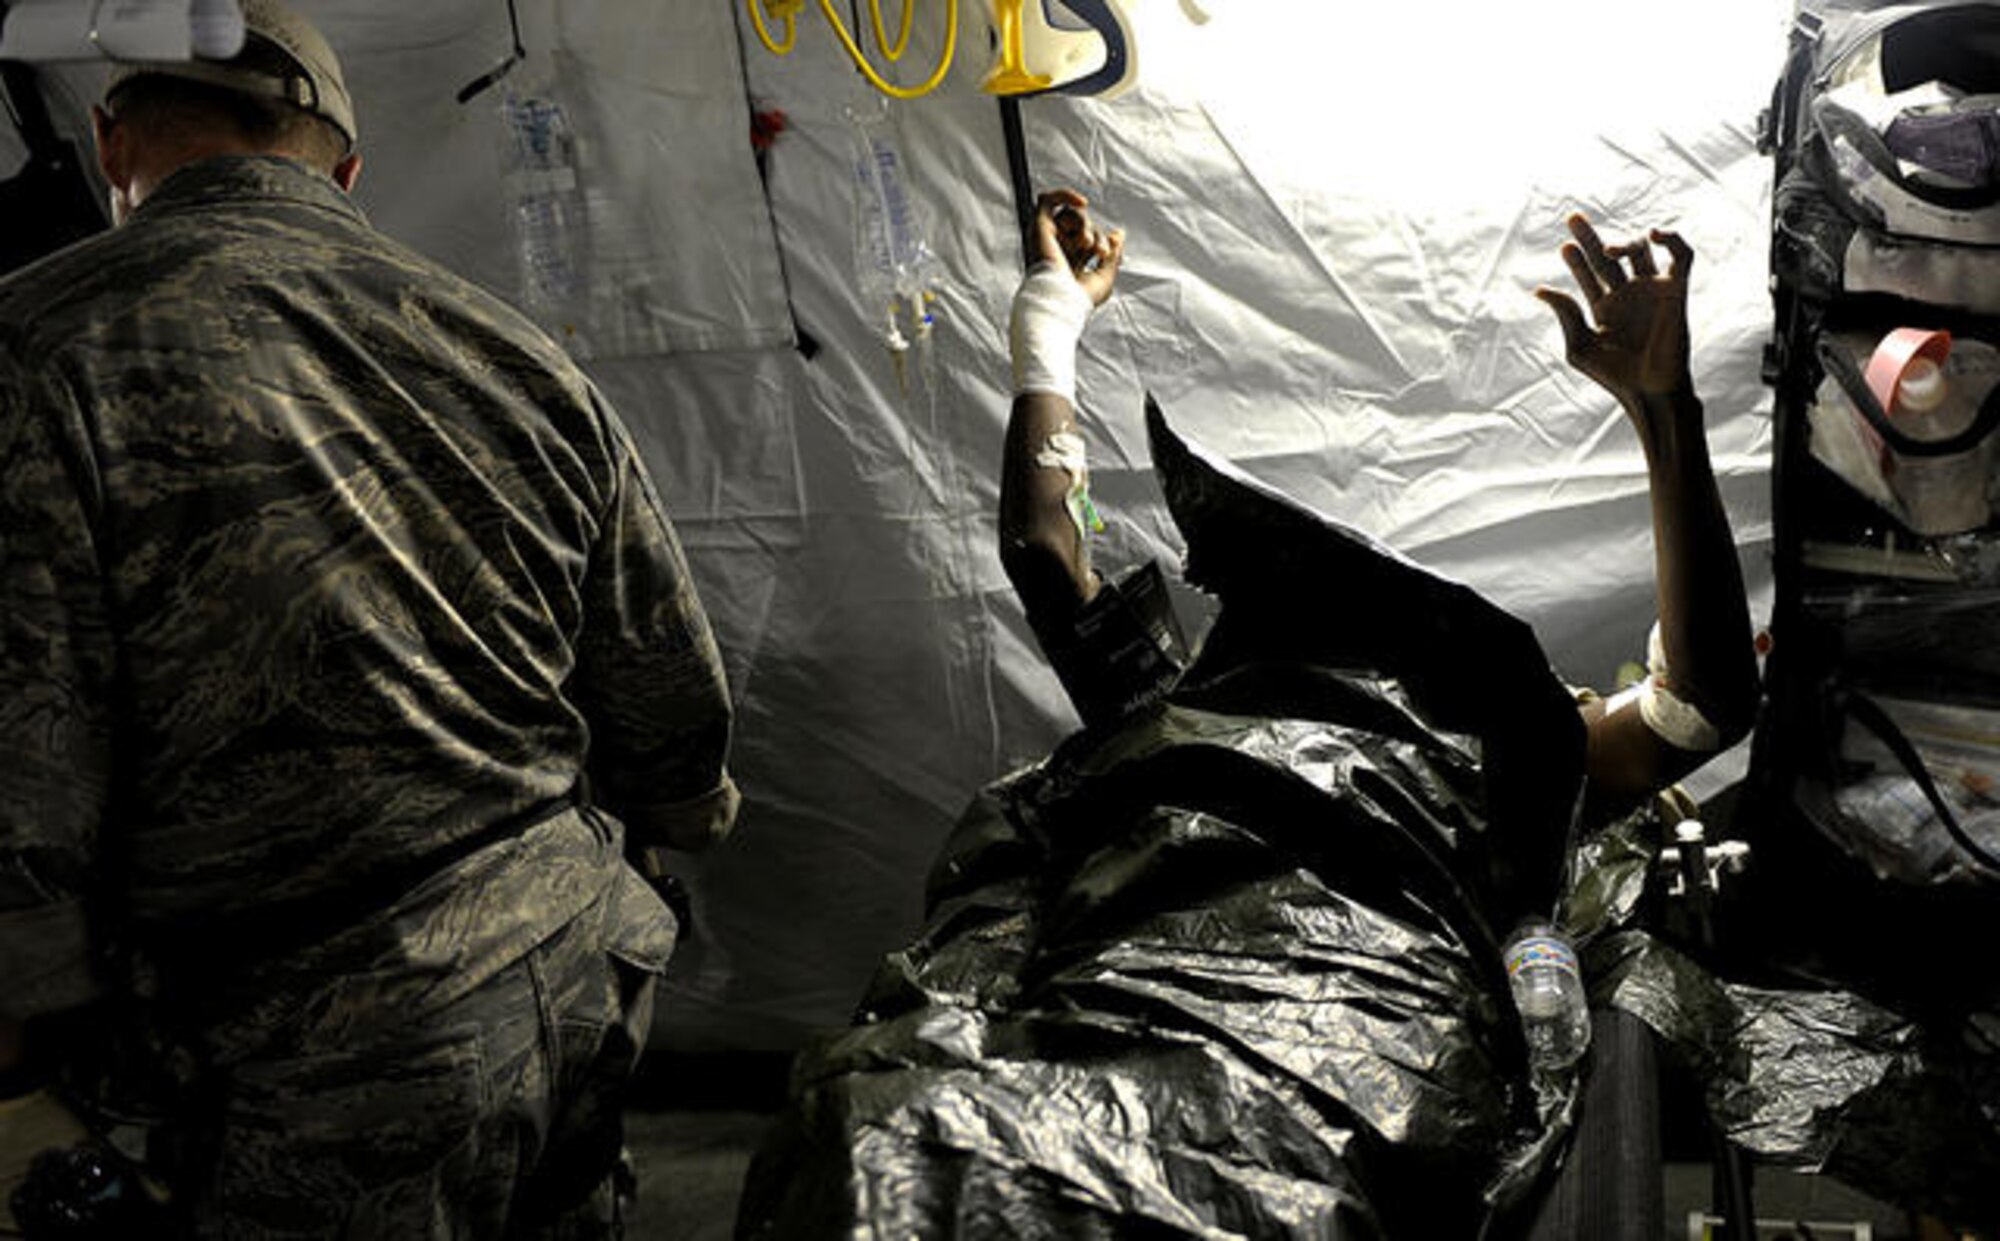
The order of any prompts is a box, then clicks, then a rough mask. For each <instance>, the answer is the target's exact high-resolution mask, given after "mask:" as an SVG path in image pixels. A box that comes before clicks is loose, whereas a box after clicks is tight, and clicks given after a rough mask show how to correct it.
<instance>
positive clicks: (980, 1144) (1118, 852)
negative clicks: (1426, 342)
mask: <svg viewBox="0 0 2000 1241" xmlns="http://www.w3.org/2000/svg"><path fill="white" fill-rule="evenodd" d="M1149 422H1150V426H1151V430H1152V432H1153V438H1154V457H1155V463H1156V467H1157V468H1158V470H1159V472H1160V475H1161V479H1162V482H1163V485H1164V487H1165V489H1166V493H1167V497H1168V502H1169V505H1170V506H1171V508H1172V509H1173V512H1174V515H1175V518H1176V521H1177V522H1178V523H1179V524H1180V526H1181V529H1182V531H1183V534H1184V535H1185V536H1186V538H1187V540H1188V546H1189V554H1188V564H1187V575H1188V577H1189V579H1190V580H1191V581H1193V582H1194V583H1195V584H1196V585H1198V586H1201V587H1203V588H1204V589H1207V590H1210V591H1211V592H1213V593H1215V594H1216V595H1218V596H1219V597H1220V599H1221V601H1222V612H1221V616H1220V618H1219V620H1218V622H1217V627H1216V628H1215V629H1214V630H1213V631H1212V632H1211V634H1210V635H1209V638H1208V641H1207V642H1206V643H1205V644H1204V647H1203V650H1202V654H1201V655H1200V657H1199V658H1198V659H1197V661H1196V663H1195V664H1194V666H1193V667H1192V668H1190V669H1189V671H1188V673H1187V675H1186V677H1185V678H1184V680H1183V681H1182V683H1181V685H1180V687H1179V688H1178V689H1177V690H1176V691H1175V692H1174V694H1173V695H1172V696H1171V698H1170V700H1169V701H1168V702H1167V703H1165V704H1161V705H1156V706H1154V707H1150V708H1147V709H1145V710H1143V711H1141V712H1139V713H1137V714H1135V715H1133V716H1131V717H1129V718H1128V719H1126V720H1125V721H1123V722H1122V723H1120V724H1117V725H1115V726H1112V727H1104V728H1093V729H1090V730H1086V731H1085V732H1082V733H1079V734H1077V735H1076V736H1075V737H1073V738H1071V739H1070V740H1069V741H1068V742H1066V743H1065V744H1064V745H1063V746H1062V747H1061V748H1059V750H1058V751H1057V752H1056V753H1055V754H1054V755H1052V756H1051V757H1050V758H1049V759H1048V760H1047V761H1046V762H1044V763H1042V764H1039V765H1037V766H1035V767H1033V768H1031V769H1029V770H1026V771H1023V772H1020V773H1018V774H1016V775H1014V776H1012V777H1010V778H1008V779H1006V780H1003V781H1001V782H999V783H998V784H996V785H994V786H992V787H991V788H989V789H987V790H986V791H985V792H984V793H982V794H981V795H980V796H979V797H978V798H977V799H976V801H975V802H974V804H973V806H972V808H971V809H970V810H969V811H968V813H967V814H966V815H965V817H964V818H963V820H962V821H961V823H960V824H959V826H958V828H957V830H956V831H955V833H954V834H953V836H952V837H951V839H950V841H949V842H948V844H947V846H946V848H945V850H944V852H943V854H942V856H941V857H940V859H939V861H938V863H937V865H936V867H935V869H934V871H933V874H932V877H931V884H930V917H929V921H928V925H927V926H926V928H925V930H924V932H923V933H922V935H921V936H920V937H919V939H918V940H917V942H915V943H914V944H912V945H911V946H909V947H908V948H906V949H905V950H903V951H901V952H899V953H896V954H894V955H893V956H891V957H890V958H889V959H888V960H887V962H886V963H885V965H884V966H883V968H882V969H881V970H880V971H879V973H878V975H877V977H876V978H875V980H874V982H873V984H872V985H871V987H870V990H869V993H868V995H867V997H866V999H865V1000H864V1002H863V1006H862V1008H863V1011H862V1014H861V1017H860V1019H859V1021H858V1023H857V1024H856V1025H855V1026H854V1027H853V1028H851V1029H848V1030H846V1031H842V1032H840V1033H838V1034H835V1035H832V1036H830V1037H828V1038H826V1039H824V1040H823V1041H821V1042H819V1043H817V1044H815V1045H814V1046H812V1047H811V1048H809V1049H808V1050H807V1051H806V1052H804V1053H803V1054H802V1055H801V1057H800V1060H799V1063H798V1066H797V1068H796V1070H795V1077H794V1091H793V1102H792V1106H791V1109H790V1110H789V1112H788V1113H787V1115H786V1116H785V1117H784V1119H783V1121H782V1122H781V1126H780V1131H779V1133H778V1136H777V1138H776V1139H775V1140H774V1141H773V1142H772V1144H771V1145H769V1146H768V1147H767V1148H766V1149H765V1151H763V1152H762V1153H761V1154H760V1156H759V1158H758V1160H757V1162H756V1164H755V1165H754V1167H753V1169H752V1173H751V1176H750V1179H749V1182H748V1184H747V1186H746V1191H745V1197H744V1204H743V1207H742V1212H741V1215H740V1217H739V1234H740V1235H743V1236H750V1237H774V1238H786V1239H788V1241H789V1239H791V1238H803V1237H818V1236H867V1237H897V1238H902V1237H909V1236H924V1237H942V1236H964V1237H1003V1236H1004V1237H1040V1236H1049V1237H1054V1236H1064V1237H1078V1236H1081V1237H1090V1236H1202V1237H1222V1236H1251V1237H1286V1236H1313V1237H1330V1238H1347V1237H1357V1238H1358V1237H1378V1236H1406V1237H1473V1236H1478V1235H1480V1234H1481V1233H1482V1230H1486V1229H1488V1228H1489V1221H1492V1220H1502V1221H1505V1220H1509V1219H1512V1218H1513V1215H1512V1214H1511V1212H1512V1210H1513V1208H1515V1207H1517V1206H1519V1205H1520V1204H1522V1203H1524V1202H1525V1201H1527V1200H1528V1199H1529V1197H1530V1191H1531V1190H1532V1188H1533V1186H1534V1185H1535V1183H1536V1180H1537V1178H1538V1177H1539V1176H1540V1175H1541V1174H1542V1173H1543V1172H1544V1170H1545V1169H1546V1167H1547V1166H1548V1164H1549V1162H1550V1159H1549V1156H1550V1153H1551V1151H1552V1150H1553V1149H1555V1148H1556V1146H1557V1145H1558V1144H1559V1140H1560V1137H1561V1135H1562V1133H1563V1132H1564V1128H1565V1126H1566V1124H1567V1121H1568V1118H1569V1107H1570V1104H1571V1101H1572V1099H1573V1094H1574V1079H1573V1075H1569V1076H1565V1077H1563V1078H1561V1079H1559V1080H1544V1081H1542V1082H1541V1083H1539V1089H1538V1084H1537V1083H1536V1082H1535V1081H1534V1080H1533V1078H1532V1076H1531V1074H1530V1071H1529V1068H1528V1064H1527V1059H1526V1050H1525V1045H1524V1043H1523V1041H1522V1038H1521V1031H1520V1027H1519V1024H1518V1020H1519V1019H1518V1017H1517V1016H1516V1014H1515V1012H1514V1009H1513V1006H1512V1003H1511V1000H1510V999H1509V996H1508V991H1507V983H1506V979H1505V976H1504V973H1503V971H1502V968H1501V960H1500V955H1501V954H1500V938H1501V937H1502V936H1504V934H1505V933H1506V932H1507V931H1508V930H1509V929H1510V928H1511V926H1512V923H1513V922H1514V921H1515V920H1516V919H1518V918H1519V917H1521V916H1523V915H1525V914H1527V913H1529V912H1531V911H1533V912H1541V913H1546V912H1547V911H1548V910H1549V908H1550V907H1551V906H1552V905H1553V901H1554V898H1555V895H1556V891H1557V886H1558V878H1559V872H1560V862H1561V858H1562V856H1563V846H1564V840H1565V836H1566V833H1567V832H1568V830H1569V824H1570V820H1571V818H1572V817H1573V814H1574V810H1575V806H1576V803H1577V793H1578V790H1579V787H1580V784H1581V770H1582V732H1581V726H1580V723H1579V721H1578V717H1577V712H1576V708H1575V705H1574V703H1573V702H1572V701H1571V699H1570V697H1569V695H1568V694H1567V692H1566V691H1565V690H1564V689H1563V687H1562V685H1561V684H1560V683H1559V682H1558V681H1557V680H1556V679H1555V677H1554V676H1553V675H1552V674H1551V672H1550V670H1549V667H1548V663H1547V660H1546V658H1544V657H1543V655H1542V653H1541V652H1540V650H1539V648H1538V647H1537V645H1536V644H1535V642H1534V639H1533V635H1532V634H1531V633H1530V631H1529V630H1528V629H1527V627H1526V626H1525V625H1524V624H1522V623H1521V622H1519V621H1518V620H1516V619H1514V618H1512V617H1510V616H1507V615H1506V614H1505V613H1502V612H1500V611H1499V610H1498V609H1496V608H1494V607H1493V606H1492V605H1490V604H1488V603H1487V602H1486V601H1484V600H1483V599H1481V598H1479V597H1478V596H1477V595H1475V594H1474V593H1473V592H1471V591H1469V590H1467V589H1465V588H1464V587H1461V586H1457V585H1455V584H1452V583H1449V582H1446V581H1444V580H1442V579H1439V578H1437V577H1435V576H1433V575H1431V574H1429V573H1427V572H1425V571H1423V570H1421V569H1418V568H1416V567H1415V566H1413V565H1410V564H1408V563H1407V562H1405V561H1402V560H1400V559H1399V558H1397V557H1395V556H1393V555H1392V554H1389V553H1387V552H1385V551H1384V550H1383V549H1381V548H1379V547H1376V546H1374V545H1373V544H1371V543H1369V542H1368V541H1366V540H1365V539H1363V538H1362V537H1360V536H1358V535H1355V534H1353V533H1351V532H1349V531H1346V530H1343V529H1341V528H1340V527H1338V526H1336V525H1334V524H1333V523H1331V522H1327V521H1325V520H1323V519H1321V518H1319V517H1317V516H1315V515H1313V514H1310V513H1308V512H1306V511H1305V510H1302V509H1299V508H1297V507H1296V506H1294V505H1292V504H1291V503H1289V502H1288V501H1285V500H1283V499H1282V498H1281V497H1277V496H1275V495H1272V494H1271V493H1268V492H1266V491H1264V490H1263V489H1261V488H1259V487H1257V486H1256V485H1255V484H1254V483H1251V482H1249V481H1248V480H1246V479H1244V478H1242V477H1241V476H1239V475H1236V474H1234V473H1233V472H1231V471H1229V470H1228V469H1227V467H1224V466H1221V465H1219V464H1217V463H1215V462H1211V461H1208V460H1206V459H1204V458H1203V457H1201V456H1200V455H1199V454H1197V453H1195V452H1194V451H1193V450H1192V449H1189V448H1188V447H1186V446H1185V445H1183V444H1182V443H1181V442H1180V441H1178V440H1177V439H1175V438H1174V437H1173V436H1172V434H1171V433H1170V432H1169V431H1167V429H1166V427H1165V423H1164V420H1163V419H1161V418H1160V417H1159V416H1158V414H1157V411H1152V413H1151V417H1150V419H1149ZM1308 601H1315V606H1312V607H1311V608H1310V609H1309V610H1310V611H1311V612H1312V613H1313V616H1312V618H1311V621H1310V623H1302V621H1301V619H1300V618H1299V617H1298V616H1297V613H1298V612H1299V611H1300V610H1301V606H1302V604H1305V603H1307V602H1308ZM1496 688H1497V690H1498V692H1499V693H1500V694H1502V695H1504V696H1503V697H1499V698H1496V697H1495V694H1496Z"/></svg>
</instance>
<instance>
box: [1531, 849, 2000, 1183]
mask: <svg viewBox="0 0 2000 1241" xmlns="http://www.w3.org/2000/svg"><path fill="white" fill-rule="evenodd" d="M1648 826H1649V825H1648V824H1647V823H1646V821H1645V820H1642V819H1634V820H1629V821H1627V822H1625V823H1622V824H1618V825H1615V826H1614V827H1613V828H1611V829H1609V830H1607V831H1604V832H1602V833H1600V834H1598V835H1596V836H1594V837H1592V838H1591V839H1590V840H1588V841H1587V842H1585V844H1584V846H1583V847H1582V848H1581V849H1579V850H1578V853H1577V859H1576V874H1577V875H1578V883H1577V886H1576V889H1575V890H1574V891H1573V892H1572V893H1571V895H1570V897H1569V899H1568V901H1567V902H1566V906H1565V908H1566V913H1565V921H1566V922H1567V924H1568V925H1569V926H1570V927H1572V928H1573V929H1575V930H1576V931H1577V933H1578V934H1579V936H1580V937H1581V938H1582V939H1583V941H1584V946H1583V950H1582V956H1583V967H1584V973H1585V975H1586V977H1587V978H1588V979H1589V981H1590V991H1591V1000H1592V1004H1593V1006H1602V1007H1610V1008H1616V1009H1620V1010H1622V1011H1625V1012H1628V1013H1631V1014H1632V1015H1633V1016H1635V1017H1638V1018H1639V1019H1640V1020H1642V1021H1644V1022H1645V1023H1646V1024H1647V1025H1649V1026H1650V1027H1652V1028H1653V1030H1654V1031H1655V1033H1656V1034H1657V1035H1659V1036H1660V1038H1661V1039H1662V1041H1663V1044H1664V1046H1665V1047H1666V1049H1667V1051H1668V1052H1669V1053H1670V1054H1671V1055H1673V1056H1675V1057H1676V1058H1677V1059H1678V1060H1679V1061H1680V1063H1682V1064H1683V1065H1685V1066H1686V1067H1687V1068H1688V1069H1689V1070H1690V1072H1691V1074H1692V1076H1693V1077H1694V1079H1695V1080H1697V1081H1699V1082H1701V1083H1702V1085H1703V1090H1704V1094H1705V1096H1706V1097H1705V1103H1706V1107H1707V1111H1708V1115H1709V1116H1710V1117H1711V1119H1712V1120H1713V1122H1714V1123H1715V1124H1716V1125H1717V1126H1719V1127H1720V1129H1721V1130H1722V1132H1723V1133H1724V1134H1725V1135H1726V1136H1727V1137H1728V1138H1729V1139H1730V1140H1731V1141H1733V1142H1735V1143H1736V1144H1737V1145H1739V1146H1741V1147H1742V1148H1744V1149H1745V1150H1746V1151H1748V1152H1750V1154H1751V1155H1753V1156H1754V1157H1755V1158H1756V1159H1757V1160H1758V1161H1759V1162H1762V1163H1765V1164H1768V1165H1773V1166H1779V1167H1785V1168H1791V1169H1795V1170H1798V1171H1805V1172H1815V1173H1824V1174H1826V1175H1829V1176H1832V1177H1834V1178H1836V1179H1837V1180H1839V1181H1841V1182H1843V1183H1845V1184H1847V1185H1850V1186H1852V1187H1854V1188H1856V1189H1859V1190H1862V1191H1864V1192H1866V1193H1868V1194H1870V1195H1872V1196H1874V1197H1876V1198H1879V1199H1881V1200H1883V1201H1885V1202H1890V1203H1895V1204H1897V1205H1899V1206H1902V1207H1905V1208H1907V1209H1910V1210H1928V1211H1931V1212H1933V1213H1936V1214H1938V1215H1941V1216H1943V1217H1946V1218H1951V1219H1958V1220H1964V1221H1981V1222H1984V1221H1990V1220H1991V1219H1993V1218H1994V1217H1995V1216H1996V1215H2000V1010H1996V1008H1995V1006H1994V1005H1993V1004H1992V1002H1991V999H1990V996H1989V997H1985V998H1982V995H1981V993H1980V992H1979V991H1977V990H1967V991H1964V992H1960V993H1957V994H1954V993H1952V992H1949V991H1946V992H1943V993H1940V994H1936V995H1933V996H1931V997H1929V998H1930V1001H1931V1002H1929V1003H1926V1004H1924V1005H1922V1006H1921V1009H1919V1008H1918V1007H1916V1006H1911V1005H1892V1004H1891V1003H1889V1002H1884V1001H1880V1000H1877V999H1873V998H1870V997H1868V996H1865V995H1863V994H1861V993H1860V992H1859V991H1856V990H1853V989H1850V988H1847V987H1840V986H1830V985H1826V984H1825V983H1811V982H1802V983H1801V985H1797V986H1774V985H1752V984H1749V983H1744V982H1735V981H1728V980H1726V979H1725V978H1724V977H1722V976H1720V975H1719V974H1718V973H1717V972H1716V970H1715V968H1712V967H1711V965H1709V964H1703V963H1700V962H1698V961H1697V960H1696V955H1697V954H1692V953H1691V952H1690V951H1684V950H1683V949H1682V948H1681V947H1678V946H1676V945H1674V944H1672V943H1669V942H1666V941H1665V940H1664V939H1662V938H1660V937H1658V936H1655V935H1652V934H1649V933H1647V932H1646V931H1644V930H1641V929H1638V927H1639V926H1642V925H1656V924H1658V923H1659V922H1660V921H1661V919H1660V918H1659V917H1657V915H1656V914H1655V915H1649V914H1648V913H1647V909H1648V905H1649V903H1651V902H1656V901H1657V899H1658V897H1659V892H1658V890H1657V888H1656V887H1652V888H1649V886H1648V882H1649V881H1648V876H1649V875H1652V874H1655V873H1657V868H1656V867H1655V864H1654V859H1655V857H1656V856H1657V852H1658V849H1657V844H1658V841H1657V831H1656V830H1652V831H1649V830H1647V828H1648ZM1753 864H1755V862H1754V860H1753ZM1849 916H1850V917H1852V918H1855V919H1858V920H1861V921H1863V922H1866V921H1867V920H1868V919H1869V918H1870V917H1871V914H1870V911H1869V910H1867V909H1865V908H1855V909H1852V910H1851V911H1850V913H1849ZM1728 938H1729V937H1728V936H1727V935H1725V936H1724V937H1723V939H1724V943H1723V945H1722V951H1721V952H1720V953H1719V954H1717V953H1709V952H1705V951H1704V952H1701V953H1699V954H1698V955H1700V956H1702V957H1704V958H1705V959H1708V960H1709V961H1711V962H1715V961H1719V962H1721V968H1722V969H1723V970H1724V971H1725V972H1729V973H1736V972H1738V970H1737V969H1736V968H1735V967H1737V966H1741V967H1744V969H1746V970H1750V971H1753V972H1756V973H1759V974H1766V975H1768V974H1771V973H1772V972H1773V971H1772V970H1771V969H1770V964H1771V963H1770V962H1769V961H1763V960H1754V959H1750V958H1748V957H1747V956H1746V955H1745V954H1744V953H1743V952H1741V951H1733V950H1732V948H1731V945H1730V944H1729V943H1728V942H1727V941H1728ZM1934 948H1935V950H1936V952H1937V953H1938V954H1939V955H1942V956H1949V955H1951V954H1952V953H1954V952H1955V951H1959V952H1964V951H1970V952H1971V953H1973V954H1974V955H1975V956H1983V955H1984V948H1983V946H1982V945H1979V944H1972V943H1965V944H1952V943H1940V944H1936V945H1934ZM1919 1012H1920V1015H1913V1014H1917V1013H1919Z"/></svg>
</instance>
